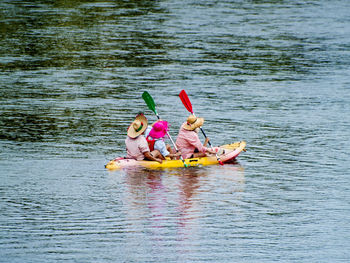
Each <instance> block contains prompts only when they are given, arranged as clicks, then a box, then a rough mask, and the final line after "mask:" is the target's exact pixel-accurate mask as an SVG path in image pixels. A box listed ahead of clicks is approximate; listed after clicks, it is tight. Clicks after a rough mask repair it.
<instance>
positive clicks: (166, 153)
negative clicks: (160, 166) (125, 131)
mask: <svg viewBox="0 0 350 263" xmlns="http://www.w3.org/2000/svg"><path fill="white" fill-rule="evenodd" d="M168 130H169V126H168V122H167V121H162V120H158V121H157V122H155V123H154V124H153V125H152V126H149V127H148V128H147V129H146V132H145V137H146V140H147V142H148V146H149V148H150V150H151V151H152V150H153V149H154V150H158V151H159V152H160V153H161V159H163V160H165V157H169V158H171V159H175V158H176V157H179V156H180V155H181V153H179V152H178V153H173V152H174V151H173V150H172V149H171V146H170V145H169V144H165V142H164V137H165V135H166V134H167V131H168Z"/></svg>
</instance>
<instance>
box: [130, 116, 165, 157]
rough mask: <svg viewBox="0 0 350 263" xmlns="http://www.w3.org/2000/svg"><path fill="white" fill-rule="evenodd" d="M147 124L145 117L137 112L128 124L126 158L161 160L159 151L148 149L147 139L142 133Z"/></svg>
mask: <svg viewBox="0 0 350 263" xmlns="http://www.w3.org/2000/svg"><path fill="white" fill-rule="evenodd" d="M147 125H148V121H147V118H146V117H145V116H144V115H143V114H142V113H140V114H138V115H137V116H136V118H135V120H134V121H133V122H132V123H131V124H130V126H129V128H128V132H127V137H126V139H125V145H126V151H127V156H126V158H128V159H135V160H138V161H139V160H149V161H157V162H159V163H161V162H162V159H161V157H162V156H161V153H160V152H159V151H158V150H153V151H150V149H149V147H148V143H147V140H146V138H145V136H144V135H143V133H144V132H145V131H146V129H147Z"/></svg>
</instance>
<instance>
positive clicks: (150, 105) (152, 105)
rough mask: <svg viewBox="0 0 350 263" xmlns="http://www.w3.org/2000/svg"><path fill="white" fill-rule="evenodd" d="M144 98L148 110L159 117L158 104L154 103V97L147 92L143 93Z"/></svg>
mask: <svg viewBox="0 0 350 263" xmlns="http://www.w3.org/2000/svg"><path fill="white" fill-rule="evenodd" d="M142 98H143V100H144V101H145V102H146V104H147V106H148V108H149V109H150V110H151V111H153V112H154V114H156V115H157V111H156V104H155V103H154V100H153V98H152V96H151V95H150V94H149V93H148V92H147V91H145V92H143V94H142Z"/></svg>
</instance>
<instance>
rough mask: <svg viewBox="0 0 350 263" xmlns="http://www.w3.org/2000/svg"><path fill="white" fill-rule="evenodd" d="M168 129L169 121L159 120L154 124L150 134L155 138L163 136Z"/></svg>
mask: <svg viewBox="0 0 350 263" xmlns="http://www.w3.org/2000/svg"><path fill="white" fill-rule="evenodd" d="M167 131H168V122H167V121H158V122H156V123H155V124H153V128H152V130H151V131H150V132H149V136H151V137H152V138H154V139H159V138H163V137H164V136H165V134H166V132H167Z"/></svg>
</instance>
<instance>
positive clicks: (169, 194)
mask: <svg viewBox="0 0 350 263" xmlns="http://www.w3.org/2000/svg"><path fill="white" fill-rule="evenodd" d="M215 171H217V172H215ZM122 175H123V176H124V182H125V193H124V199H123V206H124V207H123V211H124V212H125V214H126V217H127V222H128V223H129V224H130V227H128V233H127V236H128V246H129V247H135V246H136V244H138V243H139V242H140V239H141V240H142V241H143V242H145V244H147V245H146V246H147V247H148V246H150V247H151V249H152V250H153V251H154V252H157V253H162V252H164V250H167V249H169V248H168V246H169V244H172V245H173V246H174V245H175V246H174V249H177V250H178V252H181V253H180V254H186V253H192V252H193V249H196V248H191V247H189V246H184V244H188V243H191V242H192V241H194V240H200V239H201V235H202V234H203V231H204V229H205V228H206V224H208V222H207V221H208V218H209V217H211V216H212V213H213V210H214V209H213V210H212V209H211V208H210V207H211V206H215V205H216V204H220V202H222V201H223V200H225V202H231V203H237V202H238V201H237V200H239V199H241V195H239V194H237V193H242V192H243V191H244V184H245V180H244V169H243V168H242V167H240V166H239V165H225V166H224V167H215V168H204V167H202V168H198V167H196V168H187V169H174V170H145V169H130V170H124V171H122ZM224 209H225V210H227V207H225V208H224ZM235 210H236V211H234V212H232V213H235V212H237V213H239V211H238V208H237V209H236V208H235ZM169 238H171V240H169Z"/></svg>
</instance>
